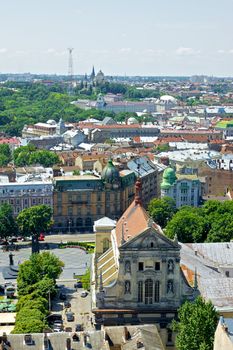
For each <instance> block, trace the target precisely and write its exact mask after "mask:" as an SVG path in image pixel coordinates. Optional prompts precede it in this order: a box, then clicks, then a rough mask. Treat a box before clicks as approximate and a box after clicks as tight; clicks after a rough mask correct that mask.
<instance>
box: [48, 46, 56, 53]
mask: <svg viewBox="0 0 233 350" xmlns="http://www.w3.org/2000/svg"><path fill="white" fill-rule="evenodd" d="M55 52H56V50H55V49H54V48H52V47H51V48H49V49H48V50H46V51H45V53H55Z"/></svg>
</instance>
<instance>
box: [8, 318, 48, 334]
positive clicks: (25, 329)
mask: <svg viewBox="0 0 233 350" xmlns="http://www.w3.org/2000/svg"><path fill="white" fill-rule="evenodd" d="M45 328H46V323H45V321H42V320H40V319H36V318H29V319H27V320H24V321H23V320H22V321H21V320H20V321H19V322H16V324H15V328H14V330H13V331H12V332H11V333H13V334H26V333H43V331H44V329H45Z"/></svg>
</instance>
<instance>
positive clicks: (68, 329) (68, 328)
mask: <svg viewBox="0 0 233 350" xmlns="http://www.w3.org/2000/svg"><path fill="white" fill-rule="evenodd" d="M72 331H73V329H72V327H66V328H65V332H72Z"/></svg>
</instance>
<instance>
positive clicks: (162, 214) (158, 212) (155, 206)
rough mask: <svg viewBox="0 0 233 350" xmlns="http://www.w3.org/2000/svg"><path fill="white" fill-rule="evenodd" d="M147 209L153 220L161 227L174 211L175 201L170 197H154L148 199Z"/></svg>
mask: <svg viewBox="0 0 233 350" xmlns="http://www.w3.org/2000/svg"><path fill="white" fill-rule="evenodd" d="M148 210H149V214H150V216H151V217H152V218H153V220H154V221H155V222H156V223H157V224H158V225H160V226H161V227H165V226H166V224H167V223H168V221H169V220H171V218H172V217H173V215H174V214H175V213H176V203H175V201H174V200H173V199H172V198H170V197H163V198H162V199H158V198H154V199H152V200H151V201H150V203H149V205H148Z"/></svg>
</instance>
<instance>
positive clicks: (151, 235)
mask: <svg viewBox="0 0 233 350" xmlns="http://www.w3.org/2000/svg"><path fill="white" fill-rule="evenodd" d="M119 249H120V250H123V249H130V250H131V249H133V250H134V249H140V250H164V249H166V250H167V249H176V250H180V245H179V244H178V243H177V242H175V241H172V240H171V239H169V238H168V237H166V236H165V235H164V234H162V233H160V232H159V231H157V230H156V229H155V228H154V227H148V228H147V229H146V230H144V231H143V232H141V233H139V234H138V235H137V236H136V237H133V238H132V239H129V240H128V241H127V242H125V243H124V244H123V245H122V246H121V247H119Z"/></svg>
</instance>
